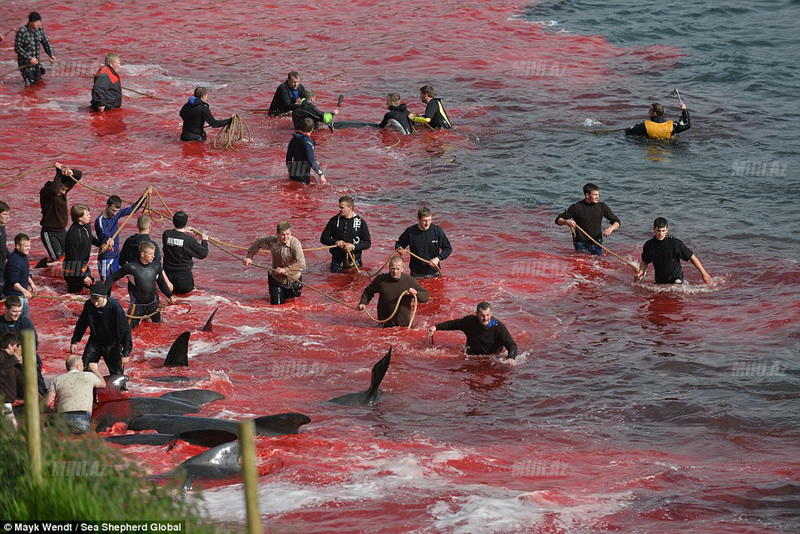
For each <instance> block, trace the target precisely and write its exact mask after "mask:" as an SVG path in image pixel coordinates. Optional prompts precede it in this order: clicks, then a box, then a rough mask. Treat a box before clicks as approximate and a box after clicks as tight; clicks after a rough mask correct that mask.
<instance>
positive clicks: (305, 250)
mask: <svg viewBox="0 0 800 534" xmlns="http://www.w3.org/2000/svg"><path fill="white" fill-rule="evenodd" d="M335 247H336V245H325V246H324V247H313V248H304V249H303V252H313V251H315V250H328V249H330V248H335Z"/></svg>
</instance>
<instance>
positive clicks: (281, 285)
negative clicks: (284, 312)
mask: <svg viewBox="0 0 800 534" xmlns="http://www.w3.org/2000/svg"><path fill="white" fill-rule="evenodd" d="M261 249H266V250H269V251H270V254H272V270H271V271H270V273H269V275H268V276H267V283H268V284H269V303H270V304H283V303H284V302H286V301H287V300H288V299H292V298H295V297H299V296H300V294H301V293H302V291H303V276H302V272H303V269H305V268H306V257H305V255H304V254H303V245H302V244H301V243H300V240H299V239H297V238H296V237H294V236H293V235H292V226H291V225H290V224H289V223H288V222H285V221H284V222H280V223H278V228H277V235H271V236H267V237H262V238H260V239H256V240H255V241H254V242H253V244H252V245H250V248H248V249H247V257H245V259H244V260H243V261H242V263H243V264H244V266H245V267H249V266H250V265H252V264H253V258H254V257H255V255H256V254H258V251H259V250H261Z"/></svg>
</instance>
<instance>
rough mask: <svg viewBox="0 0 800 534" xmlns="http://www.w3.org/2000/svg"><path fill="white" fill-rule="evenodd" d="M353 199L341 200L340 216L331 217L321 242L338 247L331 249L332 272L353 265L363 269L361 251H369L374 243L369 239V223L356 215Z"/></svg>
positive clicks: (345, 197) (346, 197) (347, 197)
mask: <svg viewBox="0 0 800 534" xmlns="http://www.w3.org/2000/svg"><path fill="white" fill-rule="evenodd" d="M354 205H355V204H354V202H353V197H351V196H348V195H345V196H343V197H341V198H340V199H339V215H337V216H335V217H331V220H330V221H328V224H327V225H325V229H324V230H323V231H322V236H320V238H319V240H320V242H321V243H322V244H323V245H328V246H331V245H336V247H335V248H332V249H331V272H332V273H338V272H341V271H344V270H345V269H350V268H352V267H353V264H352V262H351V261H349V260H350V255H349V254H348V252H350V253H351V254H352V256H353V258H355V264H356V265H357V266H358V267H361V265H362V263H361V251H363V250H367V249H368V248H369V247H370V245H371V244H372V242H371V241H370V237H369V228H368V227H367V221H365V220H364V219H362V218H361V216H359V215H356V212H355V211H354V209H353V207H354Z"/></svg>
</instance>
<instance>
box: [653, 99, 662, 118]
mask: <svg viewBox="0 0 800 534" xmlns="http://www.w3.org/2000/svg"><path fill="white" fill-rule="evenodd" d="M650 111H652V112H653V113H655V114H656V116H658V117H660V116H662V115H664V106H663V105H662V104H659V103H658V102H653V103H652V104H650Z"/></svg>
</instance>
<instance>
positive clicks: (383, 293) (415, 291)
mask: <svg viewBox="0 0 800 534" xmlns="http://www.w3.org/2000/svg"><path fill="white" fill-rule="evenodd" d="M404 268H405V262H403V258H402V257H400V256H393V257H392V259H391V260H390V261H389V272H388V273H383V274H380V275H378V276H376V277H375V279H374V280H373V281H372V282H371V283H370V284H369V285H368V286H367V287H366V288H364V292H363V293H362V294H361V300H360V301H359V303H358V309H359V310H364V309H366V307H367V304H369V301H370V300H372V297H373V296H374V295H375V293H377V294H378V320H379V321H382V320H384V319H387V318H389V317H390V316H391V315H392V313H393V312H394V311H395V309H397V313H396V314H395V316H394V317H392V318H391V320H388V321H386V322H385V323H381V325H380V326H381V327H390V326H406V325H408V324H409V323H410V322H411V301H412V297H416V298H417V301H418V302H428V291H427V290H426V289H425V288H424V287H422V286H421V285H419V282H417V281H416V280H415V279H414V278H412V277H410V276H409V275H407V274H405V273H404V272H403V270H404ZM401 298H402V300H401V301H400V303H399V306H398V302H397V301H398V299H401Z"/></svg>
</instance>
